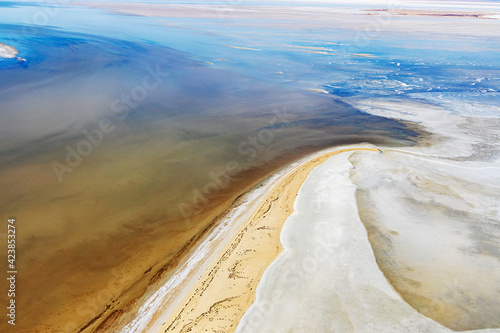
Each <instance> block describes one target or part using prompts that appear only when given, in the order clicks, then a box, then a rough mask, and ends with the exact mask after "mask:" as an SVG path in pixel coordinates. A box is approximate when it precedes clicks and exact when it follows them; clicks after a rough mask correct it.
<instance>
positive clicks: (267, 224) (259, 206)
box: [121, 144, 379, 332]
mask: <svg viewBox="0 0 500 333" xmlns="http://www.w3.org/2000/svg"><path fill="white" fill-rule="evenodd" d="M339 148H340V149H339ZM354 150H368V151H374V152H379V150H378V149H377V148H374V147H373V146H371V145H368V144H367V145H365V146H363V147H352V146H349V147H338V148H334V149H330V150H329V151H326V152H325V151H321V152H318V153H315V154H312V155H310V156H308V157H306V158H303V159H301V160H299V161H297V162H295V163H292V164H291V165H289V166H288V167H286V168H284V169H282V170H281V171H280V172H278V173H276V174H275V175H273V176H272V177H271V178H270V179H268V180H267V181H265V182H264V184H263V185H262V186H258V187H257V188H256V189H254V190H253V191H251V192H250V193H248V194H247V195H245V198H242V200H241V202H240V203H239V204H238V206H237V207H233V209H232V210H231V211H229V212H228V213H227V214H228V215H227V216H223V217H222V218H221V221H219V224H218V225H217V226H216V227H215V229H214V231H213V232H211V233H210V234H209V235H207V237H206V239H205V240H204V241H203V242H202V243H201V245H200V246H199V247H198V249H197V251H196V252H195V253H194V254H193V255H191V257H190V258H189V259H188V260H187V262H186V264H184V265H183V266H182V267H181V269H179V270H178V271H177V272H176V273H175V274H174V277H173V278H172V279H170V280H169V281H168V282H167V283H166V284H165V285H164V286H162V287H161V288H160V289H159V290H158V291H157V292H156V293H154V294H153V295H152V296H150V297H149V298H148V300H146V301H145V302H144V305H143V306H142V307H141V309H140V310H139V313H138V316H137V317H136V318H135V319H134V321H133V322H131V323H129V324H128V325H126V326H125V327H124V328H123V329H122V330H121V332H141V331H147V332H165V331H166V332H182V331H184V329H188V328H191V329H194V327H196V329H195V331H203V330H204V329H208V330H209V331H212V330H214V331H215V330H223V331H225V332H230V331H232V330H234V329H235V328H236V325H237V324H238V321H239V319H240V318H241V317H242V316H243V314H244V312H245V311H246V309H247V308H248V307H249V306H250V305H251V303H252V302H253V301H254V296H255V293H254V292H255V288H256V286H257V284H258V283H259V281H260V277H261V276H262V274H263V273H264V270H265V269H266V268H267V267H268V266H269V264H270V263H271V262H272V261H273V260H274V259H275V258H276V257H277V256H278V255H279V254H280V253H281V249H282V247H281V243H280V240H279V238H280V233H281V228H282V226H283V224H284V222H285V220H286V218H287V217H288V216H289V215H290V214H291V213H292V212H293V204H294V201H295V197H296V195H297V192H298V190H299V189H300V187H301V185H302V183H303V182H304V181H305V179H306V178H307V177H308V175H309V172H310V171H311V170H312V169H314V168H315V167H316V166H318V165H320V164H321V163H323V162H325V161H326V160H327V159H328V158H330V157H331V156H333V155H335V154H339V153H342V152H346V151H354ZM262 197H264V199H262ZM228 219H230V220H231V222H230V224H229V225H228V223H227V221H228ZM224 221H226V222H224ZM261 239H263V241H261ZM202 262H203V263H202ZM242 262H244V264H242ZM229 283H231V285H230V286H229ZM202 296H203V297H202ZM216 317H217V318H218V320H214V319H215V318H216ZM221 318H224V320H221Z"/></svg>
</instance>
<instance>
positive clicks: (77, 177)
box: [0, 32, 415, 332]
mask: <svg viewBox="0 0 500 333" xmlns="http://www.w3.org/2000/svg"><path fill="white" fill-rule="evenodd" d="M81 38H82V39H84V37H81ZM85 38H88V39H84V40H82V39H78V40H74V39H71V38H68V37H67V36H58V35H57V34H56V33H54V32H50V33H47V36H45V39H44V42H43V43H40V42H37V41H36V40H31V41H29V43H28V44H29V45H30V46H31V47H32V48H33V50H34V51H33V52H34V54H32V59H34V60H32V61H31V62H30V61H28V62H27V64H25V65H23V66H24V67H20V66H17V65H13V66H10V67H9V66H7V67H5V68H3V69H2V75H3V76H2V82H1V83H0V87H1V88H2V89H1V90H0V100H1V101H2V104H1V117H2V118H1V125H0V126H1V128H2V132H1V134H0V139H1V143H0V187H1V188H2V190H3V192H2V193H3V194H2V196H1V198H0V210H1V211H2V218H3V219H4V220H6V219H7V218H9V217H15V218H16V225H17V255H18V259H17V270H18V272H19V273H18V280H17V288H18V296H17V299H16V301H17V305H18V325H17V326H16V328H17V329H19V330H20V331H23V332H28V331H29V332H49V331H51V330H54V331H63V332H75V331H80V330H83V329H87V330H88V329H90V328H92V327H95V326H97V325H98V324H100V323H101V322H102V321H103V320H104V319H105V318H106V316H108V315H109V314H110V313H113V311H118V312H114V313H115V315H116V314H118V313H119V311H121V310H123V308H124V307H126V306H128V304H129V301H130V300H133V299H135V298H136V297H138V296H140V295H141V294H142V293H143V292H144V290H145V288H146V287H147V285H148V284H150V283H151V282H152V281H153V282H154V281H156V280H158V278H159V276H166V275H168V273H169V270H168V268H169V267H171V266H169V265H168V264H169V262H170V261H171V260H172V259H174V258H175V257H176V255H177V254H178V253H179V251H181V250H182V249H183V248H185V247H186V246H187V245H188V244H192V243H193V241H195V239H196V236H197V235H199V234H200V232H202V231H203V230H204V229H205V228H207V226H209V225H210V223H211V221H212V220H213V219H214V218H215V217H216V216H217V215H218V214H220V213H221V212H222V211H224V210H226V209H227V208H228V207H229V205H230V204H231V202H232V201H233V200H234V199H235V198H236V197H237V196H239V195H240V194H242V193H243V192H244V191H246V190H248V189H249V188H250V187H252V186H255V185H256V184H257V183H258V182H259V181H260V180H262V179H264V178H265V177H266V176H268V175H269V174H270V173H272V172H274V171H276V170H277V169H278V168H280V167H281V166H283V165H285V164H287V163H289V162H291V161H293V160H295V159H297V158H299V157H302V156H304V155H306V154H308V153H310V152H313V151H316V150H319V149H321V148H323V147H328V146H332V145H336V144H344V143H354V142H365V141H369V142H372V143H384V144H410V143H411V141H409V140H407V137H408V136H409V135H415V133H414V132H411V131H408V130H406V129H405V126H404V125H403V124H401V123H398V122H395V121H392V120H387V119H384V118H380V117H375V116H370V115H367V114H364V113H361V112H359V111H357V110H356V109H354V108H352V107H350V106H349V105H347V104H345V103H343V102H340V101H338V100H336V99H333V98H332V97H331V96H327V95H321V94H318V93H314V92H307V91H305V90H303V89H302V88H300V87H297V86H294V85H280V84H277V83H275V82H273V81H272V80H261V79H256V78H255V77H253V76H251V75H248V74H246V73H245V71H243V72H237V71H232V70H229V69H221V68H212V67H210V66H209V65H207V64H205V63H203V62H199V61H196V60H192V59H191V58H190V57H189V56H188V55H186V54H183V53H180V52H177V51H173V50H171V49H168V48H165V47H160V46H157V45H148V44H141V43H136V44H132V43H126V42H117V41H116V40H112V39H96V38H90V37H88V36H85ZM37 43H39V44H37ZM36 52H38V53H36ZM157 66H158V67H157ZM157 69H158V70H157ZM152 72H153V74H152ZM153 86H154V88H153ZM144 92H145V93H144ZM130 96H135V98H134V97H132V98H131V97H130ZM76 154H78V156H76ZM2 237H4V238H5V234H4V235H3V236H2ZM158 272H160V273H158ZM3 283H4V284H5V280H4V282H3ZM3 286H4V285H3V284H2V287H3ZM106 309H107V312H106V314H105V315H101V314H102V313H103V312H105V310H106ZM0 325H2V326H0V328H2V329H3V327H4V326H3V325H6V324H5V322H4V321H2V323H1V324H0Z"/></svg>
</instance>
